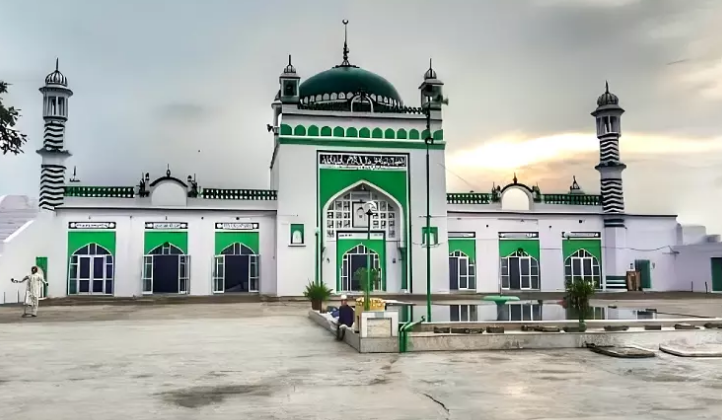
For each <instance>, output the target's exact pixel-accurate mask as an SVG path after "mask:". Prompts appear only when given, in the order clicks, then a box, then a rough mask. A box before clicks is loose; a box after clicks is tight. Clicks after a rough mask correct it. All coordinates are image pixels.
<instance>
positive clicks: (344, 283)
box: [341, 245, 383, 292]
mask: <svg viewBox="0 0 722 420" xmlns="http://www.w3.org/2000/svg"><path fill="white" fill-rule="evenodd" d="M369 258H370V265H371V268H372V269H377V270H381V262H380V261H379V254H377V253H376V252H374V251H372V250H370V249H368V248H366V247H365V246H363V245H358V246H356V247H355V248H353V249H351V250H349V251H348V252H346V253H345V254H344V255H343V261H342V263H341V288H342V289H343V290H344V291H347V292H351V291H362V290H363V289H364V284H363V283H362V282H361V279H358V278H357V276H356V272H358V270H359V269H361V268H366V267H367V265H368V264H369V260H368V259H369ZM382 276H383V273H380V274H379V277H378V282H377V283H376V284H373V285H371V287H372V289H373V290H379V289H381V283H382V281H381V278H382ZM372 280H373V279H372Z"/></svg>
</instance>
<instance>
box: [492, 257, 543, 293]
mask: <svg viewBox="0 0 722 420" xmlns="http://www.w3.org/2000/svg"><path fill="white" fill-rule="evenodd" d="M501 288H502V289H506V290H537V289H539V262H538V261H537V260H536V259H535V258H534V257H532V256H530V255H529V254H527V253H526V252H524V250H521V249H520V250H518V251H516V252H514V253H513V254H511V255H508V256H506V257H503V258H501Z"/></svg>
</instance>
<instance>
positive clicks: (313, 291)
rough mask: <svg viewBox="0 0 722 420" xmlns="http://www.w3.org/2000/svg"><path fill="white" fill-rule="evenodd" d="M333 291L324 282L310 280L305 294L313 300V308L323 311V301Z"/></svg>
mask: <svg viewBox="0 0 722 420" xmlns="http://www.w3.org/2000/svg"><path fill="white" fill-rule="evenodd" d="M332 293H333V290H331V289H329V288H328V287H327V286H326V285H325V284H324V283H317V282H310V283H308V284H307V285H306V290H304V292H303V296H305V297H306V298H307V299H308V300H310V301H311V309H313V310H315V311H321V309H322V308H323V302H325V301H327V300H328V298H329V297H331V294H332Z"/></svg>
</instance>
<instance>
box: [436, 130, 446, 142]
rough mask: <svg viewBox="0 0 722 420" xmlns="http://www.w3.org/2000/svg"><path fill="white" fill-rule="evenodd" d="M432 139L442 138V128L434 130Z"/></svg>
mask: <svg viewBox="0 0 722 420" xmlns="http://www.w3.org/2000/svg"><path fill="white" fill-rule="evenodd" d="M434 140H439V141H441V140H444V130H436V131H434Z"/></svg>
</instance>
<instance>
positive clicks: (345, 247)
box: [336, 239, 388, 291]
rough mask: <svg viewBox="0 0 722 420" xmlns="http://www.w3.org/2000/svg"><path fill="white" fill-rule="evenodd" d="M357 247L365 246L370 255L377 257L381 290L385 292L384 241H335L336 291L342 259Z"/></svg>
mask: <svg viewBox="0 0 722 420" xmlns="http://www.w3.org/2000/svg"><path fill="white" fill-rule="evenodd" d="M359 245H363V246H365V247H366V248H367V249H368V250H369V251H371V254H376V255H378V257H379V266H380V267H381V290H382V291H386V278H387V277H388V273H387V272H386V241H385V240H384V239H370V240H369V239H339V240H338V241H336V267H337V268H336V290H341V274H342V270H343V264H342V261H343V257H344V255H346V254H347V253H348V252H349V251H351V250H352V249H354V248H356V247H357V246H359Z"/></svg>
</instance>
